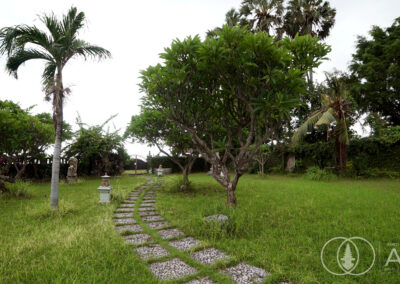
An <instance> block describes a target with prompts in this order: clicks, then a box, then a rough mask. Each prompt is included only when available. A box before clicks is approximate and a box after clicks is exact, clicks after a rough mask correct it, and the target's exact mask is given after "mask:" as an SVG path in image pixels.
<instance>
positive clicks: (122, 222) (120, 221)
mask: <svg viewBox="0 0 400 284" xmlns="http://www.w3.org/2000/svg"><path fill="white" fill-rule="evenodd" d="M114 222H115V224H117V225H127V224H136V223H137V222H136V220H135V219H134V218H122V219H114Z"/></svg>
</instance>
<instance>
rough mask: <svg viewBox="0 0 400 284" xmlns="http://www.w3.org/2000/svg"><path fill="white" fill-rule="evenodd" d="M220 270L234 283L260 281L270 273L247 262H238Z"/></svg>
mask: <svg viewBox="0 0 400 284" xmlns="http://www.w3.org/2000/svg"><path fill="white" fill-rule="evenodd" d="M221 272H222V273H225V274H228V275H229V276H230V277H231V278H232V279H233V280H234V281H235V282H236V283H239V284H252V283H261V282H263V281H264V280H265V278H267V277H268V276H269V275H270V274H269V273H268V272H266V271H265V270H264V269H261V268H258V267H255V266H252V265H249V264H247V263H240V264H238V265H236V266H233V267H229V268H226V269H224V270H222V271H221Z"/></svg>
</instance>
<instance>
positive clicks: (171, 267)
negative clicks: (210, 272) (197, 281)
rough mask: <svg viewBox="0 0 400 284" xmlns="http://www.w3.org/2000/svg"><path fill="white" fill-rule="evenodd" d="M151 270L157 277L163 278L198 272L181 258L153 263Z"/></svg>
mask: <svg viewBox="0 0 400 284" xmlns="http://www.w3.org/2000/svg"><path fill="white" fill-rule="evenodd" d="M150 270H151V272H153V274H154V275H155V276H156V277H158V278H160V279H163V280H170V279H177V278H182V277H184V276H186V275H190V274H194V273H196V272H197V270H196V269H195V268H193V267H191V266H189V265H187V264H186V263H184V262H183V261H182V260H180V259H179V258H174V259H171V260H167V261H162V262H155V263H152V264H150Z"/></svg>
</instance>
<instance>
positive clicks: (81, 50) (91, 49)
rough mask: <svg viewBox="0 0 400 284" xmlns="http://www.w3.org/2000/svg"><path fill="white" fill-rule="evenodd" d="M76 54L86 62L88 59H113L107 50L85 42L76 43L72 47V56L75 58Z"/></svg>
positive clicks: (78, 41)
mask: <svg viewBox="0 0 400 284" xmlns="http://www.w3.org/2000/svg"><path fill="white" fill-rule="evenodd" d="M75 54H77V55H81V56H83V57H84V58H85V60H86V59H87V58H88V57H91V58H98V59H103V58H107V57H111V53H110V52H109V51H108V50H107V49H105V48H102V47H100V46H97V45H91V44H89V43H86V42H85V41H83V40H75V41H74V43H73V47H72V56H74V55H75Z"/></svg>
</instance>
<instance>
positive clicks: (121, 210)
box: [115, 208, 133, 212]
mask: <svg viewBox="0 0 400 284" xmlns="http://www.w3.org/2000/svg"><path fill="white" fill-rule="evenodd" d="M115 211H116V212H133V208H117V210H115Z"/></svg>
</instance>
